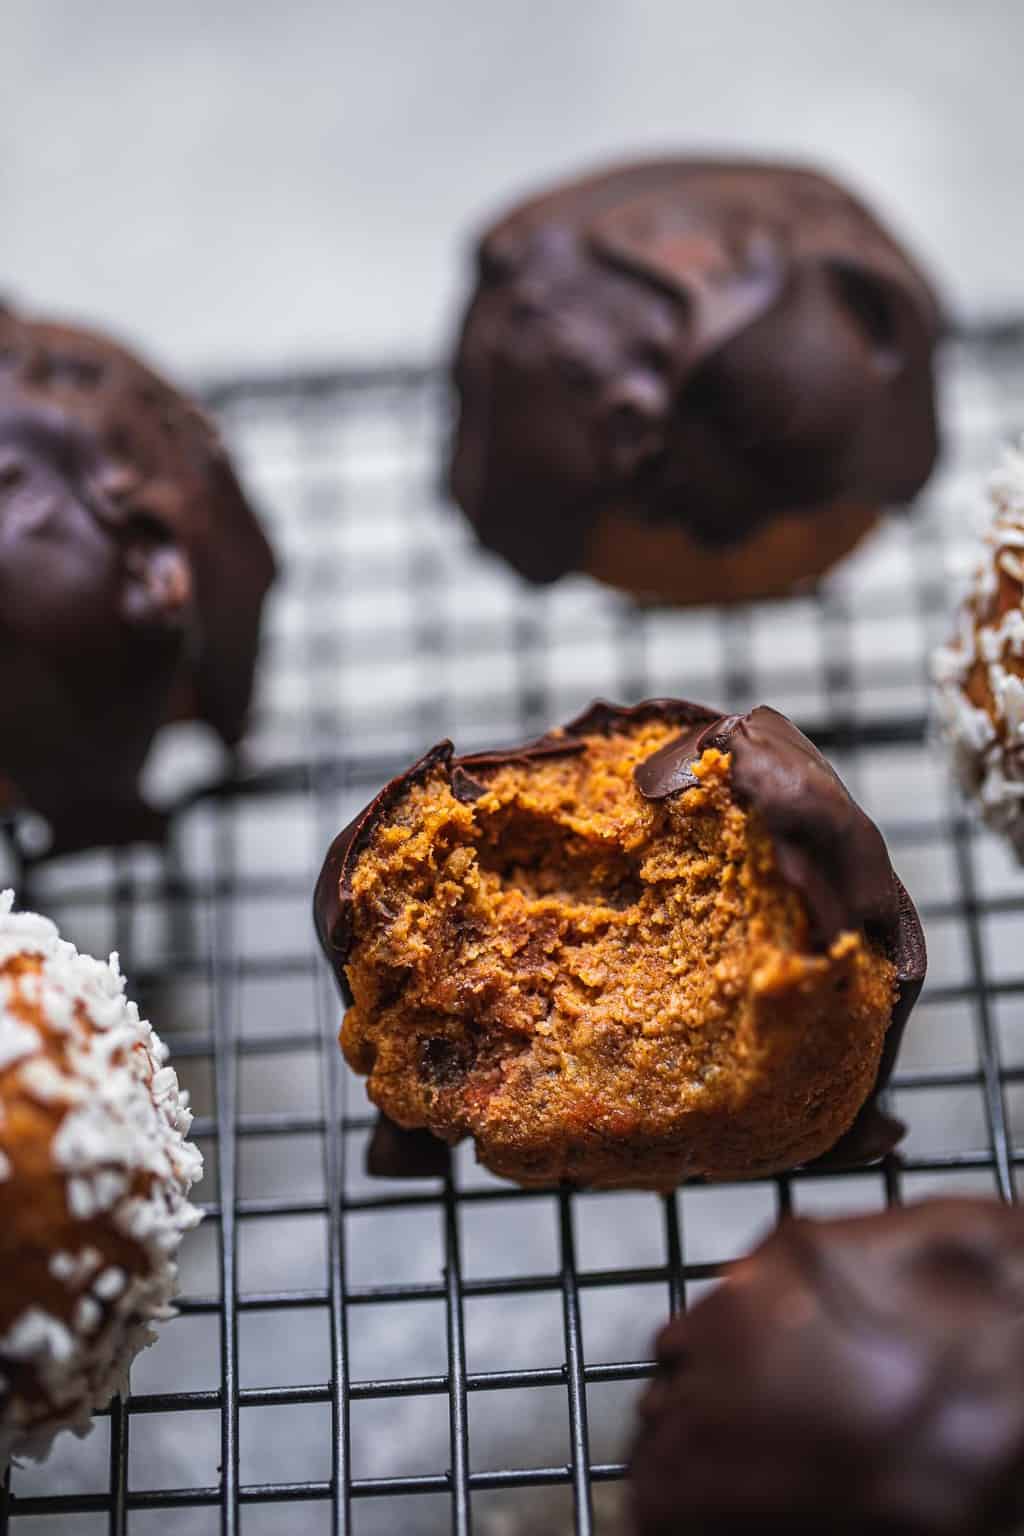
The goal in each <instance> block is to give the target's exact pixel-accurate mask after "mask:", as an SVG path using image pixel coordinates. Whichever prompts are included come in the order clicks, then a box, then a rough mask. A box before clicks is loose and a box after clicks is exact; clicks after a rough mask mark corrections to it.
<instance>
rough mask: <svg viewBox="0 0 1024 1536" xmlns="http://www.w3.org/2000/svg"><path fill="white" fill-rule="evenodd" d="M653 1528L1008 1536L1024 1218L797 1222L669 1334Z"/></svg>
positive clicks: (1023, 1431) (648, 1512) (1023, 1307)
mask: <svg viewBox="0 0 1024 1536" xmlns="http://www.w3.org/2000/svg"><path fill="white" fill-rule="evenodd" d="M657 1358H658V1367H659V1368H658V1373H657V1376H656V1377H655V1380H654V1381H653V1382H652V1383H651V1385H650V1386H649V1388H648V1389H647V1391H646V1392H645V1394H644V1396H643V1397H642V1399H641V1402H640V1428H639V1432H638V1435H637V1438H636V1442H635V1445H634V1449H633V1456H632V1465H631V1469H630V1503H631V1506H632V1515H633V1519H632V1521H631V1522H630V1527H629V1528H630V1530H632V1531H633V1532H634V1536H677V1533H678V1532H681V1531H686V1532H693V1533H694V1536H712V1533H713V1536H748V1533H749V1536H763V1533H765V1532H776V1533H778V1532H785V1533H786V1536H820V1533H823V1532H826V1531H827V1532H835V1533H839V1536H999V1533H1007V1536H1008V1533H1010V1532H1011V1531H1019V1530H1020V1528H1021V1526H1020V1522H1021V1520H1022V1518H1024V1215H1022V1213H1021V1212H1020V1211H1019V1210H1018V1209H1016V1208H1013V1209H1007V1208H1005V1207H1003V1206H1000V1205H999V1204H998V1203H997V1202H996V1201H994V1200H979V1199H955V1200H953V1199H945V1200H929V1201H925V1202H923V1203H921V1204H919V1205H914V1206H908V1207H905V1208H903V1209H893V1210H889V1211H884V1212H875V1213H873V1214H872V1215H869V1216H859V1217H853V1218H845V1219H839V1220H832V1221H808V1220H789V1221H787V1222H785V1223H784V1224H783V1225H782V1226H781V1227H780V1228H779V1229H778V1231H776V1232H775V1233H774V1234H773V1235H772V1236H771V1237H769V1238H768V1239H767V1240H766V1241H765V1242H764V1243H763V1244H761V1246H760V1247H759V1248H758V1249H756V1250H755V1252H754V1253H752V1254H751V1255H750V1256H749V1257H747V1258H745V1259H742V1260H741V1261H740V1262H739V1264H737V1265H736V1266H735V1267H734V1268H733V1269H732V1270H731V1271H730V1273H729V1275H728V1276H727V1278H726V1279H725V1280H724V1281H723V1282H722V1284H721V1285H719V1286H718V1287H717V1288H716V1289H715V1290H714V1291H712V1292H711V1293H710V1294H709V1295H707V1296H705V1297H703V1298H702V1299H701V1300H700V1301H699V1302H698V1303H697V1304H696V1306H694V1307H692V1308H691V1309H690V1310H689V1311H688V1312H687V1313H686V1314H685V1315H683V1316H680V1317H677V1318H674V1319H673V1320H672V1322H670V1323H669V1324H668V1325H667V1326H666V1327H665V1328H664V1329H663V1330H662V1332H661V1334H660V1335H659V1337H658V1341H657Z"/></svg>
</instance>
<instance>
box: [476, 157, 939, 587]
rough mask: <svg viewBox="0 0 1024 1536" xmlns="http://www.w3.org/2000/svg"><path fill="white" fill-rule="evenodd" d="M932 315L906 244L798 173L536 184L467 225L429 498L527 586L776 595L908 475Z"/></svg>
mask: <svg viewBox="0 0 1024 1536" xmlns="http://www.w3.org/2000/svg"><path fill="white" fill-rule="evenodd" d="M938 325H939V316H938V309H937V305H936V300H935V298H934V296H933V294H932V292H931V289H930V288H929V286H928V283H927V281H926V280H925V278H924V277H923V276H922V274H921V273H920V271H919V270H918V269H917V267H916V266H915V265H914V264H913V263H912V261H911V260H910V258H909V257H908V256H907V255H906V254H905V253H904V252H903V251H902V250H901V248H900V247H899V246H898V245H897V244H896V243H895V242H894V240H893V239H892V237H891V236H890V235H889V234H888V233H887V231H886V230H885V229H884V228H883V227H882V225H881V224H879V223H878V221H877V220H876V219H875V218H874V217H873V216H872V214H871V213H870V212H869V211H868V210H867V209H866V208H865V207H864V206H863V205H862V204H861V203H860V202H858V201H857V200H856V199H855V198H854V197H853V196H851V195H850V193H848V192H847V191H845V190H844V189H843V188H842V187H840V186H838V185H837V184H836V183H835V182H833V181H831V180H830V179H828V178H827V177H825V176H821V175H818V174H816V173H814V172H812V171H809V170H803V169H798V168H795V167H789V166H773V165H769V164H757V163H744V162H713V161H703V160H683V159H679V160H665V161H655V162H650V163H639V164H633V165H624V166H620V167H618V168H616V169H613V170H609V171H605V172H602V173H600V174H597V175H593V176H589V177H586V178H584V179H582V180H580V181H574V182H570V183H567V184H564V185H562V186H558V187H555V188H554V189H553V190H550V191H548V192H546V193H543V194H542V195H540V196H538V197H535V198H533V199H531V200H529V201H527V202H525V203H523V204H521V205H520V206H519V207H517V208H515V209H514V210H513V211H512V212H510V213H509V214H507V215H506V216H505V217H504V218H503V219H501V220H500V221H499V222H498V223H497V224H496V225H494V226H493V227H492V228H491V229H490V230H489V231H488V232H487V233H486V234H485V235H484V237H483V239H482V240H481V242H480V247H479V255H478V276H477V288H476V292H475V294H474V297H473V299H472V302H471V304H470V306H469V309H468V312H467V315H466V318H465V321H464V325H463V329H462V335H461V339H460V342H459V346H458V353H457V357H456V360H455V383H456V388H457V392H458V396H459V403H460V408H459V419H458V426H457V431H456V436H455V445H454V453H453V458H452V466H451V485H452V489H453V493H454V495H455V498H456V500H457V501H458V502H459V503H460V504H461V506H462V508H463V509H464V511H465V512H466V514H467V516H468V517H469V519H470V521H471V523H472V524H473V526H474V528H475V529H476V532H477V534H478V536H479V537H480V539H481V541H482V542H483V543H484V544H486V545H487V546H488V547H489V548H491V549H493V550H496V551H497V552H498V553H499V554H501V555H504V556H505V558H506V559H507V560H509V561H510V562H511V564H512V565H514V566H515V567H516V569H517V570H519V571H520V572H521V573H522V574H523V575H524V576H526V577H527V578H528V579H530V580H531V581H535V582H549V581H553V580H555V579H556V578H558V577H559V576H562V575H564V574H565V573H566V572H569V571H587V572H589V573H590V574H592V575H594V576H597V577H599V578H600V579H601V580H603V581H607V582H610V583H611V584H612V585H614V586H618V587H621V588H624V589H626V590H628V591H630V592H633V593H635V594H637V595H639V596H641V597H645V598H655V599H666V600H669V601H674V602H684V603H690V602H710V601H729V600H736V599H747V598H755V597H760V596H769V595H775V594H780V593H784V592H787V591H789V590H791V589H792V588H793V587H794V586H798V585H799V584H801V583H803V582H807V581H810V580H812V579H814V578H815V577H817V576H820V575H821V574H822V572H823V571H825V570H827V569H828V567H829V566H830V565H832V563H833V562H834V561H835V560H837V559H838V558H839V557H840V556H841V555H843V554H844V553H845V552H846V551H847V550H848V549H850V548H851V547H852V546H853V545H854V544H855V543H856V541H857V540H858V539H859V538H860V537H861V536H862V535H863V534H864V532H865V531H866V530H867V529H868V528H870V527H871V525H872V524H873V523H874V522H875V520H876V518H877V517H878V515H879V512H880V511H881V510H882V508H883V507H884V506H885V505H886V504H888V503H891V502H903V501H905V500H907V499H908V498H909V497H911V496H913V495H914V494H915V493H916V492H917V491H918V490H919V489H920V487H921V486H922V485H923V483H924V481H925V480H926V479H927V477H928V474H929V472H930V470H931V468H932V464H933V462H934V459H935V454H936V423H935V406H934V393H933V380H932V352H933V347H934V344H935V340H936V336H937V332H938Z"/></svg>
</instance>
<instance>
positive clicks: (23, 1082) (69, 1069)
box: [0, 891, 202, 1471]
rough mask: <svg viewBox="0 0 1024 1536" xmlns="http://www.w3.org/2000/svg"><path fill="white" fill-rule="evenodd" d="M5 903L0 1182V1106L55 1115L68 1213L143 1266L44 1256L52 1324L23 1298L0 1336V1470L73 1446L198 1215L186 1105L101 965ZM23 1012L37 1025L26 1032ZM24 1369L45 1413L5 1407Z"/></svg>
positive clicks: (168, 1285) (13, 1172) (159, 1312)
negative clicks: (15, 1459) (15, 1104)
mask: <svg viewBox="0 0 1024 1536" xmlns="http://www.w3.org/2000/svg"><path fill="white" fill-rule="evenodd" d="M13 906H14V898H13V893H12V892H10V891H5V892H3V893H2V894H0V1074H3V1085H2V1087H0V1181H10V1180H12V1179H13V1180H16V1179H17V1176H18V1175H17V1166H16V1160H15V1155H14V1153H15V1149H14V1147H13V1146H12V1145H11V1144H10V1143H9V1142H8V1143H6V1144H4V1126H5V1123H6V1121H5V1116H4V1113H3V1098H4V1097H5V1096H6V1095H7V1094H8V1092H17V1093H20V1094H23V1095H25V1096H27V1097H29V1098H32V1099H34V1100H35V1101H36V1102H38V1103H40V1104H42V1105H44V1106H45V1107H47V1108H48V1109H49V1110H50V1112H51V1113H54V1114H55V1115H59V1121H58V1124H57V1129H56V1131H55V1134H54V1136H53V1139H52V1141H51V1144H50V1156H51V1159H52V1163H53V1168H54V1171H55V1172H58V1173H60V1174H62V1175H63V1177H64V1180H65V1199H66V1203H67V1209H68V1213H69V1216H70V1217H71V1218H72V1219H73V1220H74V1221H80V1222H91V1221H96V1220H102V1221H104V1222H106V1223H109V1226H110V1229H111V1231H112V1233H120V1234H122V1235H123V1236H126V1237H130V1238H131V1239H132V1240H134V1241H135V1242H136V1243H137V1244H138V1245H139V1248H140V1249H141V1251H142V1254H143V1255H144V1263H142V1264H141V1265H140V1270H139V1272H138V1273H130V1272H128V1271H126V1270H124V1269H122V1268H120V1267H117V1266H112V1265H111V1266H108V1267H106V1268H103V1267H102V1265H103V1256H102V1254H101V1253H100V1252H99V1250H98V1249H97V1248H96V1247H95V1246H94V1245H93V1244H91V1243H87V1242H86V1241H84V1235H83V1241H82V1243H81V1244H80V1245H79V1246H77V1247H74V1246H72V1248H71V1250H70V1251H68V1250H67V1249H61V1250H57V1251H55V1252H54V1253H53V1254H52V1255H51V1257H50V1261H49V1271H50V1274H51V1275H52V1276H53V1278H54V1279H55V1280H57V1281H59V1282H60V1284H61V1285H62V1286H63V1287H64V1288H65V1289H66V1290H67V1292H68V1294H69V1308H68V1313H69V1315H68V1318H67V1320H65V1319H63V1318H58V1317H54V1316H52V1315H51V1314H50V1313H48V1312H47V1311H46V1310H45V1309H43V1308H42V1307H40V1306H39V1305H38V1301H37V1298H35V1297H33V1296H31V1295H26V1296H25V1298H24V1306H23V1309H22V1310H21V1312H19V1313H18V1314H17V1315H16V1316H15V1317H14V1318H13V1319H9V1320H8V1321H7V1326H6V1331H5V1332H3V1333H2V1334H0V1471H2V1469H3V1467H4V1466H5V1465H6V1463H7V1462H8V1461H9V1460H10V1458H11V1457H12V1456H28V1457H33V1458H42V1457H43V1456H45V1455H46V1454H47V1453H48V1451H49V1449H50V1445H51V1443H52V1441H53V1438H54V1436H55V1435H56V1434H57V1433H58V1432H59V1431H60V1430H61V1429H71V1430H72V1431H74V1432H75V1433H76V1434H80V1435H81V1434H86V1433H88V1430H89V1428H90V1419H91V1415H92V1413H93V1412H94V1411H95V1410H96V1409H97V1408H101V1407H103V1406H104V1405H105V1404H106V1403H107V1402H109V1400H110V1398H111V1397H112V1396H113V1395H114V1394H115V1393H116V1392H117V1391H119V1390H121V1389H122V1387H123V1386H124V1385H125V1383H126V1381H127V1375H128V1368H129V1366H130V1365H131V1362H132V1360H133V1359H134V1357H135V1355H136V1354H137V1353H138V1351H139V1350H140V1349H142V1348H143V1347H144V1346H145V1345H146V1344H148V1343H151V1342H152V1341H153V1339H154V1338H155V1333H154V1331H153V1328H152V1324H153V1322H155V1321H158V1320H160V1319H163V1318H166V1317H170V1316H173V1309H172V1308H171V1305H170V1303H171V1300H172V1298H173V1296H174V1294H175V1291H176V1288H177V1264H176V1254H177V1250H178V1247H179V1245H180V1242H181V1238H182V1236H183V1235H184V1233H185V1232H187V1231H189V1230H191V1228H193V1227H194V1226H196V1225H197V1223H198V1221H199V1214H200V1213H199V1212H198V1211H197V1210H196V1209H195V1208H194V1207H193V1206H192V1205H190V1204H189V1200H188V1195H189V1190H190V1189H191V1187H192V1185H193V1184H194V1183H195V1182H196V1181H197V1180H198V1179H200V1178H201V1177H202V1157H201V1155H200V1153H199V1151H198V1149H197V1148H196V1147H194V1146H192V1145H191V1144H190V1143H188V1142H187V1141H186V1140H185V1137H186V1135H187V1133H188V1129H189V1126H190V1124H191V1120H192V1116H191V1114H190V1113H189V1110H188V1096H187V1094H185V1093H184V1092H183V1091H182V1090H180V1089H179V1087H178V1079H177V1075H176V1074H175V1072H174V1069H173V1068H172V1067H169V1066H167V1065H166V1059H167V1049H166V1047H165V1046H164V1045H163V1043H162V1041H160V1039H159V1038H158V1036H157V1035H156V1034H155V1032H154V1031H153V1029H152V1028H151V1027H150V1025H149V1024H148V1023H147V1022H146V1020H144V1019H142V1018H140V1016H139V1010H138V1008H137V1007H136V1005H135V1004H134V1003H133V1002H130V1001H129V1000H128V999H127V998H126V996H125V983H124V979H123V977H122V976H121V972H120V968H119V966H118V962H117V956H116V955H112V956H111V958H110V961H109V963H107V964H103V963H102V962H101V961H98V960H94V959H92V958H91V957H90V956H88V955H80V954H79V953H78V951H77V950H76V949H75V947H74V945H73V944H69V943H66V942H65V941H64V940H63V939H61V937H60V935H59V933H58V931H57V929H56V928H55V926H54V925H53V923H51V922H50V921H49V920H48V919H47V918H44V917H39V916H37V915H36V914H35V913H31V912H15V911H14V910H13ZM24 955H34V956H37V957H38V959H39V961H40V970H39V974H38V976H36V975H31V974H30V975H28V976H22V977H20V978H14V977H12V976H11V974H10V973H8V974H7V975H6V976H5V975H3V971H4V967H5V966H7V965H8V964H9V962H10V961H12V960H13V959H15V958H16V957H18V956H24ZM33 1013H36V1014H38V1015H39V1016H40V1027H39V1028H36V1027H34V1026H33V1024H31V1023H30V1022H28V1019H29V1018H31V1016H32V1014H33ZM26 1016H27V1017H26ZM54 1037H63V1046H62V1050H63V1058H62V1059H63V1062H64V1065H63V1068H59V1067H58V1066H56V1065H55V1063H54V1062H53V1060H52V1052H49V1053H48V1050H47V1042H48V1040H49V1041H52V1040H53V1039H54ZM26 1369H27V1370H28V1371H29V1372H30V1374H31V1376H32V1378H33V1386H34V1387H35V1388H36V1390H37V1392H38V1390H39V1389H41V1390H42V1392H43V1395H44V1396H45V1398H46V1399H47V1401H48V1404H49V1410H48V1411H46V1412H45V1413H41V1412H40V1408H39V1402H38V1397H33V1398H32V1400H31V1401H29V1400H28V1399H26V1398H23V1397H21V1396H19V1394H18V1390H17V1387H16V1386H15V1384H14V1383H15V1382H17V1381H18V1380H19V1379H20V1380H23V1379H24V1376H25V1372H26Z"/></svg>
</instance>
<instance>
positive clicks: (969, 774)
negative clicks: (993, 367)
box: [932, 446, 1024, 860]
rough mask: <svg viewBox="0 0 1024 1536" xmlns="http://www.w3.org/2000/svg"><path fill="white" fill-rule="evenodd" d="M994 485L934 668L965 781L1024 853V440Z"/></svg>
mask: <svg viewBox="0 0 1024 1536" xmlns="http://www.w3.org/2000/svg"><path fill="white" fill-rule="evenodd" d="M990 490H991V498H992V505H993V512H994V515H993V518H992V522H991V524H990V526H989V528H988V530H987V532H986V534H985V546H986V547H985V552H984V554H983V556H982V558H981V560H980V562H979V564H978V567H977V570H976V571H975V574H974V579H973V582H972V584H971V589H970V591H969V593H968V595H967V598H966V599H965V601H964V603H963V605H962V607H961V609H960V615H959V623H958V625H957V629H956V633H955V635H954V636H953V638H952V639H951V641H950V642H949V644H948V645H945V646H942V647H940V649H939V650H937V651H936V653H935V656H934V658H933V664H932V675H933V677H934V679H935V683H936V688H937V700H938V712H939V719H940V722H941V726H942V730H943V733H944V735H945V737H946V740H947V742H948V743H949V746H950V750H951V754H952V759H953V766H954V770H955V772H956V775H957V777H958V779H959V781H960V784H961V786H962V787H963V789H964V790H965V792H966V793H967V794H968V795H971V796H974V797H976V798H977V801H978V803H979V805H980V806H981V812H982V815H983V816H984V818H985V820H986V821H987V822H988V823H989V825H990V826H992V827H994V828H995V829H996V831H998V832H1001V833H1002V834H1003V835H1004V836H1005V837H1006V838H1007V839H1008V840H1009V842H1010V844H1011V846H1012V847H1013V849H1014V851H1015V852H1016V854H1017V857H1018V858H1019V859H1021V860H1024V446H1022V448H1020V449H1018V450H1017V451H1011V452H1008V453H1007V454H1006V458H1005V461H1004V463H1003V467H1002V469H1001V471H1000V472H999V473H998V474H996V475H995V476H994V477H993V479H992V483H991V487H990Z"/></svg>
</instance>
